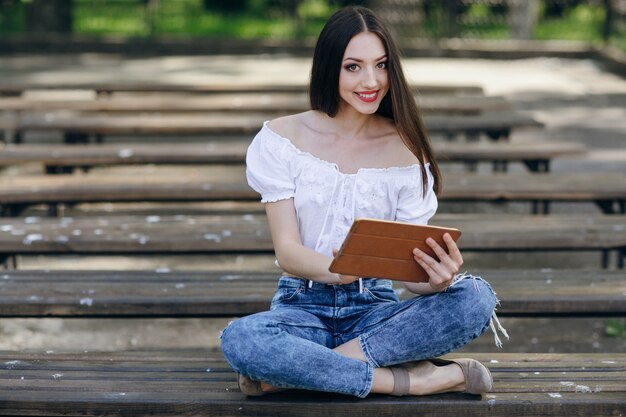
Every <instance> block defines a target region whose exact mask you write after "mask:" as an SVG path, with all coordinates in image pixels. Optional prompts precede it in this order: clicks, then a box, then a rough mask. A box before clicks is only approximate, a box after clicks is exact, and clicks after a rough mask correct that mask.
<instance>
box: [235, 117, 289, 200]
mask: <svg viewBox="0 0 626 417" xmlns="http://www.w3.org/2000/svg"><path fill="white" fill-rule="evenodd" d="M286 145H287V144H286V143H283V142H282V141H279V140H278V139H277V138H275V137H273V136H271V132H267V129H265V128H263V129H262V130H261V131H260V132H259V133H258V134H257V135H256V136H255V137H254V139H253V140H252V143H251V144H250V146H249V147H248V151H247V153H246V177H247V179H248V184H249V185H250V187H252V189H254V190H255V191H256V192H258V193H259V194H261V202H262V203H271V202H274V201H278V200H285V199H288V198H291V197H293V196H294V192H295V188H296V187H295V179H294V178H293V177H292V176H291V174H290V171H291V170H290V167H289V161H288V160H287V158H286V156H285V154H286V152H285V151H286V150H287V151H288V149H286Z"/></svg>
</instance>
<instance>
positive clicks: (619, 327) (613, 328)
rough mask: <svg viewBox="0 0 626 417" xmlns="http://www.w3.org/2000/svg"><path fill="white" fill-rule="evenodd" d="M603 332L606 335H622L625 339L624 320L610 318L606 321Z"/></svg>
mask: <svg viewBox="0 0 626 417" xmlns="http://www.w3.org/2000/svg"><path fill="white" fill-rule="evenodd" d="M604 333H605V334H606V335H607V336H612V337H623V338H624V339H626V321H625V320H619V319H610V320H607V321H606V324H605V326H604Z"/></svg>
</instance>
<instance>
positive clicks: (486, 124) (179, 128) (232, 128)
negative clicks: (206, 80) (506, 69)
mask: <svg viewBox="0 0 626 417" xmlns="http://www.w3.org/2000/svg"><path fill="white" fill-rule="evenodd" d="M272 118H273V115H272V114H269V113H265V114H258V113H251V114H247V115H242V114H232V113H231V114H229V113H210V114H161V115H154V114H152V115H146V114H138V115H132V116H128V115H123V116H122V115H113V114H98V113H92V114H88V115H72V114H63V113H48V114H45V115H35V114H29V115H22V116H7V115H5V116H2V117H0V130H3V131H4V132H5V139H6V141H7V142H9V143H11V142H19V140H21V139H20V138H19V137H18V138H16V137H15V135H18V134H19V135H21V134H22V133H24V132H28V131H61V132H63V133H65V134H66V135H68V134H71V135H74V137H75V136H76V135H90V134H93V135H112V134H116V135H119V134H125V135H155V134H161V135H166V134H172V135H191V134H195V135H200V134H213V135H219V134H252V133H256V132H257V131H258V130H259V129H260V128H261V125H262V124H263V122H264V121H265V120H269V119H272ZM424 122H425V124H426V126H427V128H428V130H429V131H430V132H431V133H432V132H437V133H440V134H445V135H449V136H451V135H452V136H453V135H457V134H460V133H464V134H466V135H468V136H471V137H475V136H477V135H479V134H481V133H485V134H487V135H488V136H489V137H491V138H492V139H500V138H503V137H508V136H509V134H510V132H511V130H512V129H516V128H521V127H524V128H538V127H542V126H543V124H542V123H540V122H538V121H537V120H535V119H534V118H533V117H531V116H527V115H525V114H522V113H519V112H513V111H501V112H489V113H481V114H478V115H440V114H427V115H425V117H424ZM67 140H68V141H69V140H70V139H67ZM81 140H82V139H81Z"/></svg>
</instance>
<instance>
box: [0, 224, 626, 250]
mask: <svg viewBox="0 0 626 417" xmlns="http://www.w3.org/2000/svg"><path fill="white" fill-rule="evenodd" d="M432 224H434V225H441V226H447V227H457V228H459V229H461V230H462V231H463V237H462V238H461V240H460V242H459V246H460V247H461V248H462V249H465V250H482V251H485V250H488V251H515V250H521V251H546V250H610V249H623V248H625V247H626V233H623V232H624V230H626V217H624V216H575V215H563V216H520V215H495V214H494V215H490V216H484V215H472V214H468V215H459V214H438V215H436V216H435V218H434V219H433V220H432ZM272 248H273V247H272V241H271V237H270V234H269V229H268V226H267V221H266V218H265V216H263V215H253V214H247V215H221V216H217V215H216V216H185V215H179V216H171V215H170V216H158V217H152V216H148V217H131V216H120V217H89V218H67V217H65V218H59V219H55V218H25V219H9V218H7V219H3V225H2V226H1V227H0V253H5V254H16V253H39V254H44V253H57V254H63V253H66V254H70V253H74V254H79V253H82V254H87V253H102V254H107V253H108V254H111V253H127V254H130V253H164V252H166V253H172V254H173V253H210V252H232V251H236V252H246V251H255V252H266V253H267V252H271V251H272V250H273V249H272Z"/></svg>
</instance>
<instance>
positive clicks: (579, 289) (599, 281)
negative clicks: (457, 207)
mask: <svg viewBox="0 0 626 417" xmlns="http://www.w3.org/2000/svg"><path fill="white" fill-rule="evenodd" d="M478 273H479V274H480V275H482V276H484V277H485V278H486V279H487V280H488V281H489V282H490V283H491V285H492V286H493V288H494V289H495V291H496V292H497V293H498V298H499V299H500V300H501V301H502V305H501V306H500V307H499V308H498V314H500V315H525V316H528V315H541V316H548V315H592V316H597V315H612V316H620V315H621V316H623V315H626V302H625V301H626V296H625V295H624V294H626V279H624V276H623V275H624V274H623V272H621V271H577V270H558V271H557V270H554V271H542V270H537V271H535V270H533V271H499V270H494V271H490V270H486V271H479V272H478ZM278 276H279V273H278V272H274V273H271V272H268V273H255V272H247V273H233V272H232V271H231V272H228V271H221V272H220V271H211V272H208V271H207V272H154V271H153V272H148V271H144V272H131V271H108V272H101V271H6V272H4V273H2V274H0V316H4V317H9V316H11V317H18V316H19V317H37V316H67V317H74V316H102V317H115V316H118V317H120V316H123V317H129V316H137V317H153V316H167V317H200V316H220V317H229V316H242V315H247V314H252V313H256V312H259V311H264V310H267V309H268V308H269V303H270V300H271V298H272V296H273V294H274V291H275V289H276V283H277V281H278ZM395 288H396V291H397V292H398V294H399V296H400V298H401V299H407V298H411V297H412V294H411V293H409V292H408V291H406V290H404V289H402V286H401V285H400V284H398V283H396V284H395Z"/></svg>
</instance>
